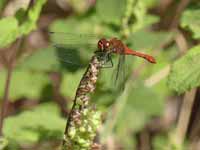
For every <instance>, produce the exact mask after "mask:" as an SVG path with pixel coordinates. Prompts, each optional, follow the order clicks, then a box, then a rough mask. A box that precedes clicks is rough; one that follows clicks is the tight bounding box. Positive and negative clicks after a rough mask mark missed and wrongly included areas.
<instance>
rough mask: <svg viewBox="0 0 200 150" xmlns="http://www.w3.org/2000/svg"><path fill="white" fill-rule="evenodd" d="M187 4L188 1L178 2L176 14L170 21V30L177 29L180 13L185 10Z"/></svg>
mask: <svg viewBox="0 0 200 150" xmlns="http://www.w3.org/2000/svg"><path fill="white" fill-rule="evenodd" d="M189 2H190V0H181V1H180V2H179V4H178V7H177V9H176V12H175V13H174V14H175V15H174V17H173V19H172V23H171V25H170V27H171V29H173V28H177V26H178V22H179V18H180V16H181V13H182V11H183V10H184V9H185V8H186V6H187V5H188V4H189Z"/></svg>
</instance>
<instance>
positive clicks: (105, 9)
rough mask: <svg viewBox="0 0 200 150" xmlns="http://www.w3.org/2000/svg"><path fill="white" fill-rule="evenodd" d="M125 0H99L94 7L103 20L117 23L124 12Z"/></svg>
mask: <svg viewBox="0 0 200 150" xmlns="http://www.w3.org/2000/svg"><path fill="white" fill-rule="evenodd" d="M125 6H126V0H99V1H97V4H96V8H97V14H98V15H99V19H101V20H102V21H103V22H106V23H111V24H116V25H119V24H120V23H121V20H122V17H123V14H124V13H125Z"/></svg>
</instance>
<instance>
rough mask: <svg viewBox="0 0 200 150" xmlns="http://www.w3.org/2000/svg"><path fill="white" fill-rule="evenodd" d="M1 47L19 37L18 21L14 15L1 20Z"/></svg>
mask: <svg viewBox="0 0 200 150" xmlns="http://www.w3.org/2000/svg"><path fill="white" fill-rule="evenodd" d="M0 33H1V36H0V47H5V46H7V45H9V44H10V43H12V42H14V41H15V40H16V38H17V37H18V35H19V33H18V22H17V20H16V19H15V18H14V17H5V18H3V19H1V20H0Z"/></svg>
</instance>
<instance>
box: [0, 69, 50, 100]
mask: <svg viewBox="0 0 200 150" xmlns="http://www.w3.org/2000/svg"><path fill="white" fill-rule="evenodd" d="M6 75H7V72H6V71H2V72H1V74H0V82H1V86H0V97H3V93H4V86H5V81H6ZM48 83H49V79H48V77H47V75H45V74H42V73H38V72H31V71H22V70H15V71H14V72H13V73H12V78H11V83H10V98H11V99H12V100H16V99H18V98H21V97H29V98H31V99H37V98H39V97H40V95H41V92H42V89H43V88H44V86H45V85H47V84H48Z"/></svg>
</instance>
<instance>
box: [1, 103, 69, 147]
mask: <svg viewBox="0 0 200 150" xmlns="http://www.w3.org/2000/svg"><path fill="white" fill-rule="evenodd" d="M64 127H65V119H63V118H61V117H60V116H59V109H58V108H57V107H56V105H55V104H51V103H47V104H42V105H40V106H39V107H36V108H35V109H33V110H31V111H24V112H22V113H20V114H19V115H17V116H13V117H8V118H6V119H5V122H4V128H3V133H4V135H5V137H6V138H8V139H11V140H13V141H16V142H18V143H21V144H22V143H26V144H28V143H29V144H30V143H35V142H39V141H40V140H47V139H49V138H51V139H60V140H61V137H62V134H63V132H64Z"/></svg>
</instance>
